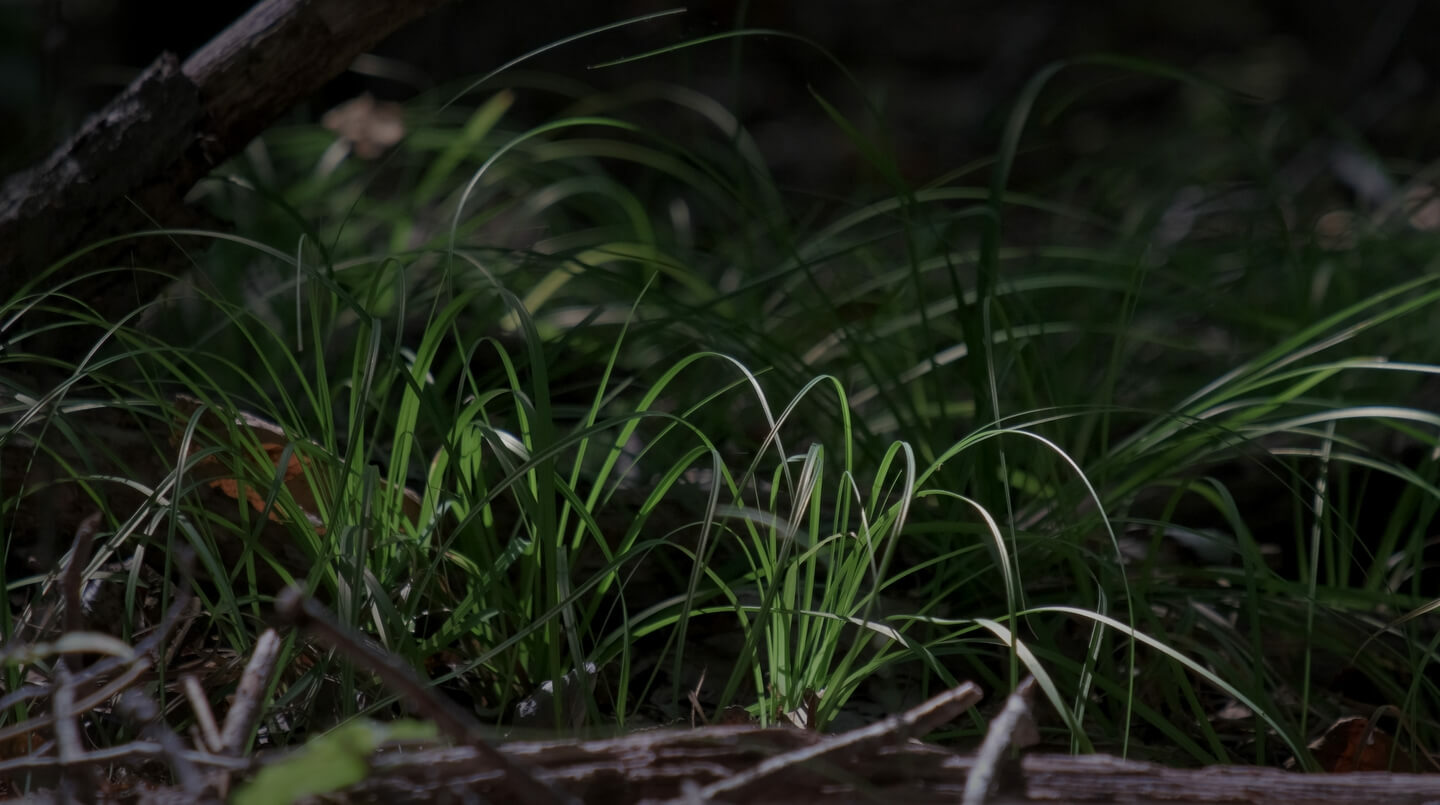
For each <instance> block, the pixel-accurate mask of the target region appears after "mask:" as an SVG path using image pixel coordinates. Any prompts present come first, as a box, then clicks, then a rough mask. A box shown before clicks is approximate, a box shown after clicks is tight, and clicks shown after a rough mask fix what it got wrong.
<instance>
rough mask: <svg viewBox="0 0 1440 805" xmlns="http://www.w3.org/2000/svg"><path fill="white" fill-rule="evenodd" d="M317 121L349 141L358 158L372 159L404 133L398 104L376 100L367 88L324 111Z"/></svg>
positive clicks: (402, 113) (398, 139) (403, 115)
mask: <svg viewBox="0 0 1440 805" xmlns="http://www.w3.org/2000/svg"><path fill="white" fill-rule="evenodd" d="M320 125H322V126H324V127H325V128H327V129H329V130H331V131H333V132H335V133H336V134H337V135H338V136H339V137H340V139H342V140H345V141H347V142H349V143H350V145H351V146H352V147H353V148H354V149H355V156H357V157H360V158H361V159H375V158H376V157H378V156H380V155H381V154H383V153H385V149H387V148H389V147H390V146H392V145H394V144H396V143H398V142H400V140H402V139H404V137H405V113H404V110H403V109H402V108H401V106H400V104H398V103H394V102H393V101H377V100H375V98H374V97H373V96H372V95H370V93H368V92H367V93H365V94H364V95H360V96H358V97H355V98H351V99H350V100H348V101H346V102H344V103H342V104H340V105H339V106H337V107H335V108H334V109H331V110H330V111H328V112H326V113H325V116H324V117H322V118H320Z"/></svg>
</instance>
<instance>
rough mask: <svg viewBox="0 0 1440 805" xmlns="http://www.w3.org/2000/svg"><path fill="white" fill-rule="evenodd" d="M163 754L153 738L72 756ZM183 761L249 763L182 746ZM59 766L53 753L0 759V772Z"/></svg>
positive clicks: (98, 760) (92, 760)
mask: <svg viewBox="0 0 1440 805" xmlns="http://www.w3.org/2000/svg"><path fill="white" fill-rule="evenodd" d="M165 754H166V751H165V747H163V746H161V745H160V744H158V743H156V742H154V741H131V742H129V743H124V744H120V745H119V746H111V747H107V748H105V749H95V750H92V751H90V752H86V753H84V754H82V755H80V756H78V757H77V758H76V759H75V763H76V764H77V765H86V764H103V763H114V762H116V761H119V760H125V759H127V758H132V757H159V756H163V755H165ZM179 756H180V757H182V758H184V759H185V760H187V761H189V762H191V763H195V764H198V765H204V766H214V767H216V768H221V769H227V770H229V771H244V770H246V769H248V768H250V766H251V765H252V764H251V762H250V761H249V760H247V759H245V758H236V757H226V756H224V755H212V754H210V753H208V752H200V751H196V750H194V749H185V750H182V751H181V752H180V753H179ZM59 765H60V758H58V757H55V756H53V755H40V754H38V753H32V754H29V755H25V756H23V757H17V758H11V759H10V760H0V774H5V773H8V772H12V771H24V770H28V769H49V768H54V767H56V766H59Z"/></svg>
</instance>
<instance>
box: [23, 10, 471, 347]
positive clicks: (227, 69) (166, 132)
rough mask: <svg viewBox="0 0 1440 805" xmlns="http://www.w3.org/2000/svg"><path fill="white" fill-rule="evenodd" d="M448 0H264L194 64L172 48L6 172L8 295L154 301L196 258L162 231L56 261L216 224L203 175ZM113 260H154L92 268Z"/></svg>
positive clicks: (105, 311) (107, 308) (108, 307)
mask: <svg viewBox="0 0 1440 805" xmlns="http://www.w3.org/2000/svg"><path fill="white" fill-rule="evenodd" d="M445 2H446V0H408V2H404V3H392V2H385V1H384V0H263V2H260V3H257V4H256V5H255V7H254V8H252V9H251V10H250V11H249V12H248V13H246V14H245V16H243V17H241V18H240V19H239V20H237V21H236V22H235V23H234V24H232V25H231V26H230V27H229V28H227V29H226V30H225V31H224V32H222V33H221V34H220V35H219V36H217V37H216V38H215V39H214V40H212V41H211V42H210V43H209V44H207V45H205V46H204V47H202V48H201V49H200V50H198V51H196V52H195V54H194V55H192V56H191V57H190V58H189V59H188V60H187V61H186V62H185V63H184V65H183V66H182V65H180V64H179V62H178V60H177V59H176V57H175V56H173V55H171V54H165V55H162V56H161V57H160V58H159V59H157V60H156V61H155V63H154V64H152V65H151V66H150V67H149V69H147V70H146V71H145V72H144V73H142V74H141V75H140V76H139V77H138V78H136V79H135V81H134V82H133V83H131V85H130V86H129V87H127V88H126V89H125V91H124V92H122V93H121V94H120V95H119V96H117V97H116V98H115V99H114V100H113V101H112V102H111V103H110V104H109V105H108V106H106V107H105V108H104V109H102V110H101V111H100V112H98V113H96V114H95V115H92V116H91V117H90V118H89V120H87V121H86V122H85V124H84V125H83V126H82V127H81V129H80V131H78V132H77V133H76V134H75V135H74V136H72V137H71V138H70V139H69V140H68V141H66V142H65V143H64V144H63V145H61V146H60V147H59V148H57V149H56V150H55V152H54V153H53V154H51V156H50V157H49V158H48V159H46V160H45V161H44V162H43V163H41V164H40V165H37V166H35V167H34V168H31V169H29V170H26V171H22V172H20V173H18V174H15V175H14V176H11V177H10V178H9V179H7V180H6V181H5V183H4V184H3V186H0V301H3V300H6V299H9V298H10V297H11V296H12V295H13V294H15V293H16V292H17V291H19V290H20V289H22V288H24V287H26V286H27V285H30V284H32V283H34V285H33V286H32V287H43V288H46V289H51V288H55V287H57V286H58V285H59V284H61V283H63V282H66V281H70V280H75V279H76V278H80V281H79V282H78V283H77V284H76V285H74V286H73V287H71V288H70V289H69V293H70V294H71V295H73V296H75V297H76V298H78V299H79V300H80V301H81V302H83V303H85V304H88V305H90V306H91V307H92V308H94V310H95V311H96V312H98V313H99V314H100V316H101V317H102V318H104V319H106V320H110V321H113V320H116V319H118V318H119V317H120V316H122V315H123V314H124V313H126V312H128V311H130V310H132V309H134V308H135V307H136V306H137V305H139V304H143V303H145V302H147V301H149V300H150V299H151V298H153V297H154V295H155V294H156V293H157V292H158V291H159V290H160V288H161V287H163V286H164V284H165V283H166V282H167V281H168V280H169V278H170V277H172V276H174V275H175V274H177V273H178V272H179V271H181V270H183V269H184V268H185V267H186V264H185V262H184V256H183V255H182V254H180V253H179V250H177V249H175V248H173V247H172V246H171V245H170V244H169V243H168V242H166V241H164V240H162V239H155V238H143V239H135V240H126V241H125V242H123V243H120V244H117V245H115V246H113V247H109V248H102V249H99V250H96V251H95V252H93V253H90V254H87V255H86V258H85V259H81V260H77V261H74V262H71V263H69V264H67V265H65V266H63V267H62V268H61V269H60V270H58V271H55V272H54V273H52V274H49V275H47V274H46V271H47V269H49V268H50V267H51V266H52V265H53V264H55V263H56V262H58V261H60V260H61V259H63V258H65V257H66V256H67V255H69V254H71V253H72V252H74V251H75V250H77V249H79V248H82V247H84V246H86V245H89V244H92V243H95V242H96V241H98V240H101V239H103V238H106V237H110V236H115V235H123V234H128V233H131V232H136V231H141V230H146V229H153V228H156V227H190V226H196V225H204V226H211V227H213V226H215V225H216V224H215V222H213V221H209V220H207V219H206V217H205V216H203V215H202V214H200V213H198V212H197V211H196V210H193V209H191V208H189V207H188V206H187V205H186V204H185V203H184V198H185V194H186V193H187V192H189V190H190V188H191V187H193V186H194V184H195V183H196V182H197V181H199V180H200V179H201V178H202V177H204V176H205V175H206V174H208V173H209V172H210V171H211V170H213V169H214V168H215V166H216V165H218V164H220V163H221V162H223V161H224V160H226V159H228V158H230V157H231V156H233V155H235V154H236V153H238V152H239V151H240V149H242V148H244V147H245V145H246V144H247V143H248V142H249V141H250V140H251V139H253V138H254V137H255V136H256V135H257V134H259V133H260V132H262V131H263V130H264V129H265V128H266V127H267V126H269V125H270V124H271V123H273V122H274V121H275V120H276V119H277V118H278V117H279V116H280V115H281V114H283V113H284V112H285V111H286V110H288V109H289V108H290V107H291V106H293V105H294V104H295V102H296V101H298V100H300V99H302V98H304V97H305V96H307V95H309V94H310V93H312V92H314V91H315V90H316V89H318V88H319V87H320V86H321V85H322V84H324V83H325V82H326V81H328V80H330V79H331V78H333V77H334V76H336V75H337V74H339V73H340V72H341V71H343V70H344V69H345V68H346V67H348V66H349V64H350V63H351V61H353V60H354V58H355V57H356V56H357V55H359V54H361V53H362V52H364V51H365V50H367V49H369V48H370V47H372V46H373V45H374V44H375V43H376V42H378V41H380V40H381V39H382V38H384V37H385V36H386V35H387V34H389V33H390V32H392V31H394V30H395V29H397V28H399V27H400V26H402V25H404V24H405V23H407V22H410V21H412V20H414V19H417V18H419V17H421V16H424V15H425V14H427V13H429V12H430V11H432V10H434V9H435V8H437V7H439V6H440V5H442V4H443V3H445ZM113 265H120V266H126V267H129V266H136V267H143V268H147V269H152V270H149V271H133V272H132V271H122V272H111V273H108V274H104V275H98V276H97V275H94V274H93V273H92V272H93V270H94V269H96V268H100V267H105V266H113ZM42 277H43V280H42Z"/></svg>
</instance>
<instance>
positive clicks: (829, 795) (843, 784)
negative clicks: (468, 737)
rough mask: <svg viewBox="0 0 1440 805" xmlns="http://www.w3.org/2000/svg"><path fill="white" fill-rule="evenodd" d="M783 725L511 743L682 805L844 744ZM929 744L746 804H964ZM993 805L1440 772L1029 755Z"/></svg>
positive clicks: (445, 784)
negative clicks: (808, 752) (761, 769)
mask: <svg viewBox="0 0 1440 805" xmlns="http://www.w3.org/2000/svg"><path fill="white" fill-rule="evenodd" d="M833 738H834V736H822V735H817V734H816V733H813V732H806V731H803V730H798V729H793V728H786V727H772V728H765V729H762V728H759V727H708V728H704V729H695V730H679V731H677V730H657V731H653V732H642V733H636V734H633V735H627V736H623V737H619V738H610V739H605V740H594V741H545V742H517V743H510V744H503V745H501V746H500V750H501V751H502V752H504V753H505V754H506V755H508V756H509V757H510V758H511V759H513V760H514V761H516V762H519V763H524V764H525V765H526V766H528V767H529V768H530V769H531V770H533V771H534V772H535V774H536V775H537V776H538V777H539V778H540V779H542V780H545V781H546V782H548V783H550V784H551V785H553V786H555V787H556V788H558V789H560V790H563V791H566V792H567V793H569V794H571V795H574V796H576V797H578V798H579V799H581V800H582V801H585V802H608V803H639V802H660V801H666V800H676V801H680V802H684V801H686V800H684V796H685V792H686V791H687V790H689V791H693V792H699V791H702V790H704V788H705V787H706V786H709V785H712V784H715V783H717V782H721V781H724V780H726V779H729V778H731V777H733V776H735V775H737V774H741V773H743V772H744V771H746V770H747V769H750V768H753V767H755V766H756V765H758V764H760V763H762V762H764V761H765V760H766V759H768V758H771V757H774V756H776V755H781V754H785V753H791V752H794V751H796V750H797V749H802V748H805V747H813V746H818V745H821V744H823V743H824V742H825V741H827V740H833ZM974 762H975V759H974V757H973V756H966V755H961V754H958V753H956V752H953V751H951V750H947V749H944V748H941V747H938V746H933V745H930V744H925V743H921V742H919V741H905V742H899V743H895V744H891V745H887V746H879V747H873V748H870V749H869V751H865V752H857V753H846V754H843V755H841V756H839V757H827V758H824V761H823V762H816V763H813V764H808V765H804V766H797V767H795V768H793V769H789V770H787V772H786V773H785V774H783V775H778V776H776V777H774V778H772V779H770V780H769V781H768V784H767V785H765V786H762V787H758V788H754V789H750V790H747V791H746V792H745V795H744V796H743V797H740V798H734V799H730V798H725V797H721V798H718V799H716V800H714V801H717V802H718V801H732V802H741V801H743V802H747V803H825V805H840V804H841V803H848V802H857V803H858V802H876V801H881V802H905V803H942V802H943V803H955V802H959V801H960V794H961V792H962V791H963V790H964V787H965V780H966V778H967V777H968V775H969V772H970V769H971V767H972V766H973V765H974ZM1004 771H1005V774H1004V775H1003V779H1002V781H1001V784H1000V785H999V786H998V788H997V790H994V791H992V792H991V798H990V799H988V800H987V802H991V803H1018V802H1126V803H1148V802H1156V803H1158V802H1165V803H1220V802H1256V803H1259V802H1327V803H1342V802H1367V803H1378V802H1383V803H1386V805H1390V804H1391V803H1397V804H1399V805H1403V804H1404V803H1421V802H1430V801H1435V800H1437V799H1440V775H1424V774H1389V773H1384V772H1357V773H1354V774H1302V773H1298V772H1287V771H1282V770H1280V769H1266V768H1256V767H1251V766H1214V767H1210V768H1203V769H1172V768H1167V767H1164V766H1159V765H1156V764H1153V763H1141V762H1137V761H1131V760H1123V759H1121V758H1117V757H1113V756H1109V755H1081V756H1071V755H1046V754H1032V755H1027V756H1025V757H1024V758H1022V760H1021V762H1020V764H1019V766H1018V768H1016V767H1011V768H1008V769H1005V770H1004ZM502 781H503V774H501V773H499V772H498V771H497V770H495V769H494V767H492V766H490V765H488V764H486V763H485V762H484V761H483V759H482V758H481V757H480V756H479V755H478V754H477V753H476V752H475V751H474V750H473V749H470V748H467V747H449V748H436V749H424V750H420V751H413V752H412V751H404V752H401V751H396V752H387V753H382V754H380V755H378V756H377V757H376V759H375V761H374V762H373V763H372V765H371V776H370V778H369V779H368V780H366V781H365V782H363V783H360V784H358V785H356V786H354V787H353V788H351V789H349V790H347V791H346V792H345V793H344V794H341V795H337V796H332V797H331V798H330V799H329V800H327V801H331V802H385V803H386V804H387V805H401V803H412V802H413V803H424V802H429V801H432V800H433V799H435V798H437V797H438V798H441V799H444V798H446V797H450V798H455V799H456V800H457V801H458V800H459V799H461V798H463V797H464V796H465V795H466V794H468V795H471V796H474V795H476V794H479V795H480V796H482V797H483V796H489V795H495V794H500V793H503V792H504V788H503V787H502V785H501V783H502Z"/></svg>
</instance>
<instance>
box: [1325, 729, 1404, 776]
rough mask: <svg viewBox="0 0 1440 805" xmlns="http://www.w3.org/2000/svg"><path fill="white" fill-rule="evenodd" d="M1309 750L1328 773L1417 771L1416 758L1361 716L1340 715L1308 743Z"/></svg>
mask: <svg viewBox="0 0 1440 805" xmlns="http://www.w3.org/2000/svg"><path fill="white" fill-rule="evenodd" d="M1310 752H1311V753H1312V754H1314V755H1315V760H1316V761H1318V762H1319V763H1320V768H1322V769H1324V770H1325V771H1328V772H1352V771H1394V772H1407V773H1408V772H1415V771H1418V770H1419V769H1417V767H1416V764H1415V761H1414V759H1413V758H1411V757H1410V755H1409V754H1408V753H1407V752H1405V751H1404V750H1403V749H1400V748H1398V747H1397V746H1395V741H1394V739H1393V738H1391V737H1390V735H1389V734H1388V733H1386V732H1385V731H1384V730H1381V729H1379V728H1378V727H1377V726H1376V725H1375V721H1374V719H1370V718H1365V717H1363V716H1350V717H1348V718H1342V719H1340V720H1338V721H1336V722H1335V723H1334V724H1331V725H1330V729H1328V730H1326V731H1325V734H1324V735H1322V736H1321V737H1320V738H1319V739H1317V740H1316V741H1314V742H1313V743H1311V744H1310Z"/></svg>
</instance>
